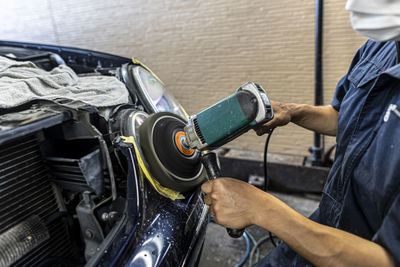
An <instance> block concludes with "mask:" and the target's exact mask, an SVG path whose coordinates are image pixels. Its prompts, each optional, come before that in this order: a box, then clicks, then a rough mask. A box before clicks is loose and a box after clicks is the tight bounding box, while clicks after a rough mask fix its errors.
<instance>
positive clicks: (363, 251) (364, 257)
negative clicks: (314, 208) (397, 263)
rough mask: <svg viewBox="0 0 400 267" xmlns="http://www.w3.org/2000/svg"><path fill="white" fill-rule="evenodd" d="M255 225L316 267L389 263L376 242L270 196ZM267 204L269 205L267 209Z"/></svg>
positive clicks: (385, 264)
mask: <svg viewBox="0 0 400 267" xmlns="http://www.w3.org/2000/svg"><path fill="white" fill-rule="evenodd" d="M265 197H266V198H267V199H265V201H266V203H270V204H272V205H266V208H265V209H264V210H263V211H262V212H259V213H258V214H257V215H256V217H255V219H254V220H255V224H256V225H258V226H260V227H263V228H265V229H268V230H270V231H271V232H273V233H274V234H275V235H277V236H278V237H279V238H280V239H281V240H283V241H284V242H285V243H286V244H288V245H289V246H290V247H291V248H292V249H293V250H295V251H296V252H297V253H299V254H300V255H302V256H303V257H304V258H306V259H308V260H309V261H310V262H312V263H313V264H315V265H317V266H393V260H392V258H391V256H390V254H389V253H388V252H387V251H386V250H385V249H384V248H383V247H381V246H380V245H378V244H376V243H374V242H371V241H368V240H366V239H363V238H360V237H358V236H356V235H353V234H350V233H347V232H344V231H342V230H339V229H336V228H332V227H328V226H325V225H321V224H318V223H316V222H313V221H311V220H310V219H307V218H305V217H304V216H302V215H300V214H299V213H298V212H296V211H295V210H293V209H292V208H290V207H288V206H287V205H286V204H284V203H283V202H282V201H280V200H278V199H276V198H275V197H273V196H272V195H266V196H265ZM268 207H270V208H268Z"/></svg>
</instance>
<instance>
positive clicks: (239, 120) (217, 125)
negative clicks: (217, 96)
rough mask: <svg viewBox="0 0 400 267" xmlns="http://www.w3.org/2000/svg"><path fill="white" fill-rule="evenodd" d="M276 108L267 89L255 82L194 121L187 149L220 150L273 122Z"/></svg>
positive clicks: (189, 125)
mask: <svg viewBox="0 0 400 267" xmlns="http://www.w3.org/2000/svg"><path fill="white" fill-rule="evenodd" d="M273 116H274V113H273V109H272V105H271V103H270V101H269V99H268V96H267V93H266V92H265V90H264V89H263V88H262V87H261V86H259V85H257V84H255V83H252V82H248V83H246V84H244V85H242V86H241V87H240V88H239V89H238V90H237V91H236V92H235V93H234V94H232V95H230V96H228V97H227V98H225V99H223V100H221V101H220V102H218V103H216V104H214V105H212V106H211V107H209V108H207V109H205V110H203V111H201V112H200V113H198V114H197V115H194V116H192V117H191V118H190V120H189V122H188V123H187V125H186V126H185V129H184V131H185V134H186V138H185V139H186V140H184V142H185V143H186V146H188V147H191V148H195V149H198V150H201V151H204V150H212V149H215V148H218V147H220V146H222V145H224V144H226V143H228V142H229V141H231V140H233V139H235V138H237V137H238V136H240V135H242V134H243V133H245V132H247V131H248V130H250V129H252V128H255V127H257V126H259V125H262V124H264V123H266V122H267V121H269V120H271V119H272V118H273Z"/></svg>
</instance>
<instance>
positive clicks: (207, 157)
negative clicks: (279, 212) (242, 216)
mask: <svg viewBox="0 0 400 267" xmlns="http://www.w3.org/2000/svg"><path fill="white" fill-rule="evenodd" d="M201 162H202V163H203V166H204V168H206V172H207V175H208V177H209V178H210V179H216V178H218V177H221V170H220V169H219V167H218V161H217V154H215V153H214V152H207V153H204V154H203V155H202V157H201ZM226 231H227V232H228V234H229V235H230V236H231V237H233V238H239V237H241V236H242V235H243V232H244V228H243V229H232V228H226Z"/></svg>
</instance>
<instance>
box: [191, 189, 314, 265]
mask: <svg viewBox="0 0 400 267" xmlns="http://www.w3.org/2000/svg"><path fill="white" fill-rule="evenodd" d="M273 195H275V196H276V197H278V198H279V199H281V200H282V201H284V202H285V203H286V204H288V205H289V206H291V207H292V208H294V209H295V210H297V211H298V212H300V213H301V214H303V215H305V216H309V215H310V214H311V213H312V212H313V211H314V210H315V209H316V208H317V206H318V203H319V196H318V195H307V196H304V195H289V194H282V193H273ZM247 231H249V233H250V234H251V235H253V236H254V238H255V239H256V240H257V241H258V240H259V239H260V238H262V237H264V236H265V235H268V232H267V231H266V230H264V229H262V228H260V227H257V226H251V227H248V228H247ZM273 248H274V247H273V245H272V243H271V242H269V241H267V242H265V243H264V244H262V245H261V246H260V258H262V257H264V256H266V255H267V254H268V253H269V252H270V251H271V250H272V249H273ZM245 250H246V242H245V240H244V238H238V239H235V238H231V237H230V236H229V235H228V234H227V232H226V229H225V228H224V227H222V226H220V225H218V224H215V223H210V224H209V226H208V229H207V233H206V240H205V244H204V248H203V254H202V256H201V259H200V264H199V267H214V266H218V267H231V266H234V265H235V264H237V263H238V262H239V261H240V260H241V258H242V257H243V255H244V253H245ZM253 263H254V262H253ZM248 264H249V260H247V262H246V264H245V265H244V266H248Z"/></svg>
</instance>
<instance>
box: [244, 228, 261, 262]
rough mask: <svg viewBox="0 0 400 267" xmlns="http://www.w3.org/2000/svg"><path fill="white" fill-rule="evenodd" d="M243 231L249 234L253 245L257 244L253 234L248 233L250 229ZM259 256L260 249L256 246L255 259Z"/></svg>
mask: <svg viewBox="0 0 400 267" xmlns="http://www.w3.org/2000/svg"><path fill="white" fill-rule="evenodd" d="M245 232H246V233H247V235H248V236H249V238H250V240H251V242H252V243H253V246H255V245H256V244H257V241H256V239H255V238H254V236H253V235H252V234H250V231H248V230H245ZM259 258H260V250H259V249H258V248H257V250H256V261H258V259H259Z"/></svg>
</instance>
